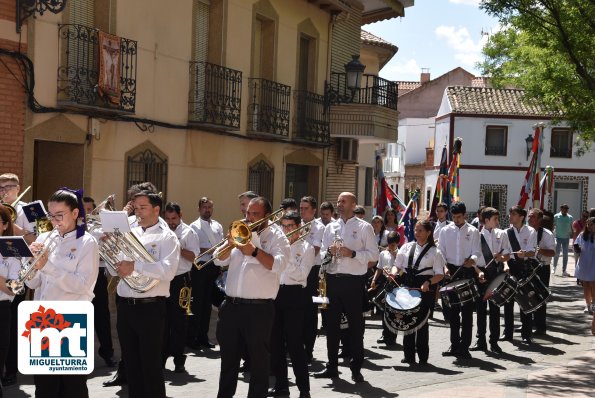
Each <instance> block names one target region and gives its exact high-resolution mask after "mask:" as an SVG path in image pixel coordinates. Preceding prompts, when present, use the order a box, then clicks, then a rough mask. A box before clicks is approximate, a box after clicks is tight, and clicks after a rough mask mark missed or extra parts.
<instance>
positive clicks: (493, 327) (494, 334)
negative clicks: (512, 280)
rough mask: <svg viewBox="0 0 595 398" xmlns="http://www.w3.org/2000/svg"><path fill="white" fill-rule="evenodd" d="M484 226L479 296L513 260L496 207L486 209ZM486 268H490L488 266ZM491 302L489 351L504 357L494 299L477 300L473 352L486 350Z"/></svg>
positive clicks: (481, 233) (478, 262) (498, 312)
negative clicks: (509, 260)
mask: <svg viewBox="0 0 595 398" xmlns="http://www.w3.org/2000/svg"><path fill="white" fill-rule="evenodd" d="M479 217H480V218H481V222H480V224H482V225H483V228H482V229H481V232H480V233H479V234H480V241H481V253H482V255H480V256H478V258H477V264H478V266H479V268H480V269H481V270H482V271H483V273H484V278H483V279H482V280H480V281H479V283H478V284H477V286H478V290H479V296H480V297H484V296H485V294H486V291H487V286H488V284H489V283H490V282H491V281H493V280H494V278H495V277H496V276H497V275H498V274H499V273H501V272H508V264H506V261H508V259H509V258H510V243H509V242H508V235H506V231H504V230H502V229H500V228H498V225H499V217H500V213H499V212H498V210H496V209H495V208H493V207H485V208H484V209H483V210H482V212H481V214H480V216H479ZM486 266H487V267H486ZM488 302H489V306H490V351H492V352H493V353H496V354H502V349H501V348H500V346H499V345H498V339H499V338H500V307H498V306H497V305H496V304H494V303H493V302H492V301H491V300H478V301H477V302H476V303H475V304H476V308H475V311H476V313H477V333H476V335H475V336H476V337H477V341H476V342H475V344H474V345H473V347H471V349H470V350H471V351H487V349H488V345H487V343H486V330H487V328H486V326H487V311H488Z"/></svg>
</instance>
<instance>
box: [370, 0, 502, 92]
mask: <svg viewBox="0 0 595 398" xmlns="http://www.w3.org/2000/svg"><path fill="white" fill-rule="evenodd" d="M497 27H498V21H497V20H496V19H494V18H492V17H490V16H488V15H487V14H486V13H485V12H484V11H482V10H480V9H479V0H415V5H414V6H412V7H408V8H406V9H405V17H403V18H395V19H392V20H388V21H381V22H376V23H373V24H370V25H365V26H363V29H364V30H367V31H368V32H370V33H372V34H375V35H376V36H379V37H381V38H383V39H385V40H386V41H389V42H391V43H393V44H395V45H396V46H398V47H399V51H398V52H397V54H395V56H394V57H393V58H392V59H391V61H390V62H389V63H388V64H386V66H385V67H384V68H383V69H382V70H381V71H380V76H381V77H383V78H385V79H389V80H413V81H419V75H420V73H421V68H429V69H430V74H431V78H432V79H433V78H435V77H438V76H440V75H442V74H444V73H446V72H448V71H450V70H452V69H454V68H456V67H457V66H460V67H462V68H464V69H465V70H467V71H469V72H471V73H473V74H475V75H479V74H480V73H479V71H478V70H477V68H476V67H475V64H476V63H477V62H478V61H480V60H481V48H482V47H483V44H484V43H485V41H486V40H487V36H485V35H484V36H482V34H481V32H482V30H483V31H484V32H488V33H489V32H495V31H496V30H497Z"/></svg>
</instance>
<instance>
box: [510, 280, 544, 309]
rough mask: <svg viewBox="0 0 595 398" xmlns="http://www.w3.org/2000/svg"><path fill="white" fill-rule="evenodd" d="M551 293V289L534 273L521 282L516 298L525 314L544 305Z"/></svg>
mask: <svg viewBox="0 0 595 398" xmlns="http://www.w3.org/2000/svg"><path fill="white" fill-rule="evenodd" d="M551 295H552V293H551V292H550V289H548V287H547V286H546V285H545V284H544V283H543V282H542V281H541V279H539V276H537V274H532V275H531V276H529V277H528V278H526V279H523V280H522V281H520V282H519V289H518V290H517V292H516V294H515V296H514V300H515V301H516V302H517V303H518V305H519V307H521V310H523V312H524V313H525V314H529V313H531V312H533V311H535V310H537V309H538V308H539V307H541V306H542V305H544V304H545V303H546V302H547V301H548V299H549V298H550V296H551Z"/></svg>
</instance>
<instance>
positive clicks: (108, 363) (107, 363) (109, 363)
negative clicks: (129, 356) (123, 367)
mask: <svg viewBox="0 0 595 398" xmlns="http://www.w3.org/2000/svg"><path fill="white" fill-rule="evenodd" d="M102 358H103V360H104V361H105V366H107V367H108V368H115V367H116V366H118V363H117V362H116V361H114V358H112V357H102Z"/></svg>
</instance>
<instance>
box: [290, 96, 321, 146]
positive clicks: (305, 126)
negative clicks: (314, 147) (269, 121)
mask: <svg viewBox="0 0 595 398" xmlns="http://www.w3.org/2000/svg"><path fill="white" fill-rule="evenodd" d="M295 99H296V104H297V108H296V115H295V121H296V123H295V129H294V134H293V137H294V139H296V140H303V141H308V142H313V143H319V144H328V143H329V142H330V128H329V113H328V112H326V111H325V101H324V96H322V95H319V94H315V93H311V92H309V91H295Z"/></svg>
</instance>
